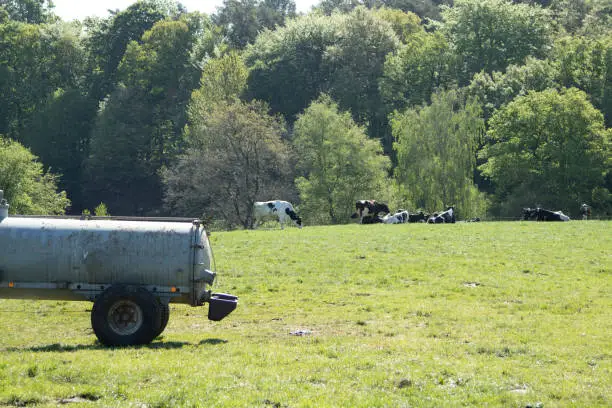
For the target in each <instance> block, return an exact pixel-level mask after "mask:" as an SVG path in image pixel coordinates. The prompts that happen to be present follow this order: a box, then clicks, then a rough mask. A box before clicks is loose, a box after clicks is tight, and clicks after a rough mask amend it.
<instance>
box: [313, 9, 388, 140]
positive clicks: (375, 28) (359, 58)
mask: <svg viewBox="0 0 612 408" xmlns="http://www.w3.org/2000/svg"><path fill="white" fill-rule="evenodd" d="M399 46H400V42H399V40H398V38H397V36H396V35H395V32H394V31H393V28H392V27H391V25H390V24H389V23H388V22H386V21H383V20H381V19H379V18H377V17H376V13H372V12H370V11H368V10H367V9H365V8H363V7H359V8H357V9H355V10H354V11H353V12H351V14H349V15H348V16H347V18H346V20H345V21H344V24H343V25H342V26H341V30H340V32H339V38H338V40H337V41H336V42H335V44H334V45H333V46H330V47H328V48H327V51H326V53H325V57H326V58H325V61H326V63H327V65H328V69H329V72H330V74H329V94H330V95H331V96H332V98H334V100H336V101H337V102H338V105H339V106H340V107H341V108H342V109H343V110H347V111H350V112H351V113H352V115H353V119H354V120H355V121H356V122H357V123H359V124H361V125H364V126H367V127H368V130H369V132H368V133H369V134H370V135H371V136H374V137H379V138H383V140H385V138H384V136H385V134H386V133H387V113H388V112H387V110H386V109H385V106H384V103H383V101H382V96H381V94H380V89H379V86H378V81H379V79H380V78H381V77H382V76H383V69H384V63H385V58H386V57H387V55H388V54H390V53H392V52H395V51H396V50H397V49H398V48H399ZM383 147H386V148H387V149H386V151H387V152H390V151H391V143H386V144H384V146H383Z"/></svg>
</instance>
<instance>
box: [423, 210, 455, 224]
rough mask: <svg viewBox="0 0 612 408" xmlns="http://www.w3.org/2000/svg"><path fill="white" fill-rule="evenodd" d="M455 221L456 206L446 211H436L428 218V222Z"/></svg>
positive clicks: (442, 222)
mask: <svg viewBox="0 0 612 408" xmlns="http://www.w3.org/2000/svg"><path fill="white" fill-rule="evenodd" d="M447 222H449V223H453V224H454V223H455V208H454V207H448V208H447V209H446V211H444V212H441V213H439V214H438V213H434V215H432V216H431V217H429V218H428V219H427V223H428V224H444V223H447Z"/></svg>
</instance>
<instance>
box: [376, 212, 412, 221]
mask: <svg viewBox="0 0 612 408" xmlns="http://www.w3.org/2000/svg"><path fill="white" fill-rule="evenodd" d="M409 216H410V214H408V211H406V210H397V212H396V213H395V214H393V215H391V214H387V215H385V216H384V217H382V222H383V223H385V224H404V223H406V222H408V217H409Z"/></svg>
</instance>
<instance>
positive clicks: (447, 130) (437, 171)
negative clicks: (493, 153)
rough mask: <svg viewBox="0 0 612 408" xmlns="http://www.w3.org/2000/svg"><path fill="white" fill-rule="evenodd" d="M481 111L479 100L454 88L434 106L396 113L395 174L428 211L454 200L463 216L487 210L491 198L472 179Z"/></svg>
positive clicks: (436, 98)
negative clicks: (468, 97)
mask: <svg viewBox="0 0 612 408" xmlns="http://www.w3.org/2000/svg"><path fill="white" fill-rule="evenodd" d="M481 114H482V112H481V109H480V106H479V104H478V103H477V101H476V100H474V99H468V100H467V101H465V100H464V98H463V97H462V96H461V95H460V94H459V93H458V92H457V91H454V90H453V91H447V92H442V93H438V94H434V95H433V97H432V102H431V105H429V106H424V107H422V108H415V109H409V110H407V111H406V112H404V113H396V114H395V115H393V119H392V122H391V124H392V129H393V135H394V137H395V140H396V143H395V145H394V148H395V150H396V152H397V167H396V168H395V177H396V179H397V182H398V184H399V185H400V192H401V194H402V195H403V196H404V197H405V199H406V200H407V201H408V202H410V203H412V204H413V205H415V206H416V207H417V208H423V209H426V210H428V211H438V210H441V209H443V208H444V207H446V206H449V205H454V206H455V208H456V209H457V211H458V212H459V213H460V214H461V215H462V216H463V217H474V216H482V215H483V214H484V213H485V211H486V206H487V203H486V200H485V198H484V197H483V195H482V194H481V193H479V192H478V189H477V188H476V186H475V185H474V182H473V175H474V171H475V169H476V151H477V148H478V147H479V143H480V141H481V138H482V135H483V133H484V121H483V119H482V118H481Z"/></svg>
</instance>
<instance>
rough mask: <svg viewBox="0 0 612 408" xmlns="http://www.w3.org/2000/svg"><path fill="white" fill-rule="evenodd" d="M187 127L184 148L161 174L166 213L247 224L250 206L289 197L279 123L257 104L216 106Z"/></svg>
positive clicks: (286, 159) (287, 168) (288, 168)
mask: <svg viewBox="0 0 612 408" xmlns="http://www.w3.org/2000/svg"><path fill="white" fill-rule="evenodd" d="M198 120H203V121H204V123H190V128H191V132H190V135H189V142H190V143H189V149H188V150H187V152H186V153H185V154H184V155H182V156H181V158H180V160H179V161H178V162H177V163H176V164H175V165H171V166H170V167H169V168H168V169H167V170H166V171H165V172H164V184H165V188H166V193H165V203H166V205H167V207H168V208H169V210H170V212H171V213H172V214H180V215H191V216H202V215H204V216H205V218H213V219H215V220H222V221H223V222H224V223H225V224H226V226H228V227H234V226H242V227H244V228H250V227H252V225H253V204H254V202H255V201H262V200H270V199H274V198H277V197H289V195H288V194H289V193H290V192H291V190H292V184H291V181H292V170H291V162H290V159H291V155H290V149H289V146H288V145H287V143H286V142H284V141H283V140H282V136H283V134H284V132H285V129H284V125H283V122H282V120H281V119H280V118H279V117H274V116H270V115H269V114H268V107H267V106H266V105H265V104H263V103H261V102H257V101H254V102H250V103H244V102H240V101H238V100H236V101H235V102H232V103H229V104H228V103H218V104H215V105H214V106H213V108H212V112H210V113H208V114H206V115H198V116H197V117H196V121H198Z"/></svg>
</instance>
